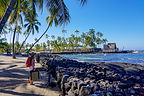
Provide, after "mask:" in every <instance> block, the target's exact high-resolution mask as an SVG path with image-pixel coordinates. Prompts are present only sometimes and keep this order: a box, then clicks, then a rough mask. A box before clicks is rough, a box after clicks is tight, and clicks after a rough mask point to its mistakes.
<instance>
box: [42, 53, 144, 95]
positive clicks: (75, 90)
mask: <svg viewBox="0 0 144 96" xmlns="http://www.w3.org/2000/svg"><path fill="white" fill-rule="evenodd" d="M40 64H42V66H43V68H45V69H46V70H47V71H48V73H49V75H50V76H51V77H53V78H54V79H55V80H56V81H57V83H56V84H57V85H58V86H59V88H60V89H61V90H62V93H63V95H64V96H70V95H72V96H85V95H90V96H92V95H94V96H95V95H98V96H102V95H106V94H107V95H108V94H109V95H110V94H111V95H112V96H118V95H119V96H124V95H140V96H143V95H144V66H141V65H136V64H131V63H116V62H114V63H112V62H111V63H105V62H93V63H92V62H91V63H89V62H78V61H75V60H71V59H65V58H63V57H60V56H58V55H51V54H41V55H40ZM48 83H49V84H51V81H50V82H48ZM140 90H141V91H140ZM139 91H140V92H139Z"/></svg>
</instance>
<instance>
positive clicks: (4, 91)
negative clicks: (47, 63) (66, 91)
mask: <svg viewBox="0 0 144 96" xmlns="http://www.w3.org/2000/svg"><path fill="white" fill-rule="evenodd" d="M25 61H26V57H17V59H12V57H11V56H4V55H0V96H59V94H60V92H59V91H58V89H57V88H47V87H46V86H45V84H44V83H45V82H44V79H45V78H44V76H42V78H41V79H40V80H39V81H35V82H34V85H30V84H29V83H28V82H27V78H28V68H27V67H25ZM40 67H41V65H40V64H36V68H40ZM40 72H41V73H44V74H45V72H44V71H40Z"/></svg>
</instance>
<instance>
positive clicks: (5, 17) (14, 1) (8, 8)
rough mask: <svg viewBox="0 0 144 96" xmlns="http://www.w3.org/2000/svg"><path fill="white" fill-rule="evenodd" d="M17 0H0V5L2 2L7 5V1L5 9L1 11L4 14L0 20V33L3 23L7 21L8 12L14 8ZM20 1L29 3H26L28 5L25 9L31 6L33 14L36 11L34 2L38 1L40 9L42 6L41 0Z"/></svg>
mask: <svg viewBox="0 0 144 96" xmlns="http://www.w3.org/2000/svg"><path fill="white" fill-rule="evenodd" d="M17 1H20V0H11V1H9V0H0V5H3V4H4V3H6V4H7V5H8V3H9V5H8V6H6V7H7V9H6V11H5V12H3V13H4V15H3V18H2V20H1V22H0V34H1V31H2V29H3V27H4V25H5V23H6V22H7V20H8V18H9V17H10V14H11V12H12V10H13V9H14V6H15V5H16V2H17ZM22 1H23V2H24V3H25V4H26V3H29V4H28V5H30V7H27V8H25V9H28V8H31V9H32V10H33V14H35V13H36V11H35V10H36V9H35V4H37V3H39V9H41V8H42V7H43V0H22ZM24 3H19V4H24ZM6 7H5V8H6ZM0 8H1V7H0Z"/></svg>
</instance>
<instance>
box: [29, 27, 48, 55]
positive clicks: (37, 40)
mask: <svg viewBox="0 0 144 96" xmlns="http://www.w3.org/2000/svg"><path fill="white" fill-rule="evenodd" d="M49 27H50V25H48V27H47V29H46V30H45V32H44V33H43V34H42V35H41V36H40V38H39V39H37V40H36V42H35V43H34V44H32V46H31V47H30V49H29V50H28V51H27V53H29V51H30V50H31V49H32V48H33V47H34V45H35V44H36V43H37V42H38V41H39V40H40V39H41V38H42V37H43V36H44V35H45V34H46V32H47V31H48V29H49Z"/></svg>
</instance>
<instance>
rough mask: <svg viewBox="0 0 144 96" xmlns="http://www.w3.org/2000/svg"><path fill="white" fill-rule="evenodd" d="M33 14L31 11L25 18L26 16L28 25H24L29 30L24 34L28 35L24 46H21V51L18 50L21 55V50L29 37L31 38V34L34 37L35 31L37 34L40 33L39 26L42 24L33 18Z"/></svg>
mask: <svg viewBox="0 0 144 96" xmlns="http://www.w3.org/2000/svg"><path fill="white" fill-rule="evenodd" d="M31 13H32V12H31V10H29V12H27V13H26V14H25V16H26V18H25V21H26V22H27V23H26V24H25V25H24V27H25V28H27V30H26V31H25V33H24V34H25V35H27V36H26V38H25V40H24V41H23V42H22V44H21V46H20V48H19V50H18V52H19V53H20V50H21V48H22V47H23V45H24V43H25V42H26V40H27V39H28V37H29V36H30V34H31V33H32V35H34V33H35V30H36V32H37V33H38V32H39V26H40V25H41V24H40V22H39V21H38V20H37V19H36V18H35V16H33V15H32V14H31Z"/></svg>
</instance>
